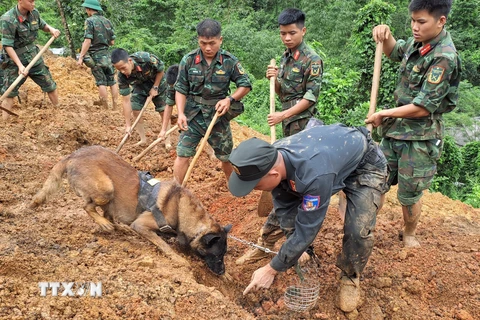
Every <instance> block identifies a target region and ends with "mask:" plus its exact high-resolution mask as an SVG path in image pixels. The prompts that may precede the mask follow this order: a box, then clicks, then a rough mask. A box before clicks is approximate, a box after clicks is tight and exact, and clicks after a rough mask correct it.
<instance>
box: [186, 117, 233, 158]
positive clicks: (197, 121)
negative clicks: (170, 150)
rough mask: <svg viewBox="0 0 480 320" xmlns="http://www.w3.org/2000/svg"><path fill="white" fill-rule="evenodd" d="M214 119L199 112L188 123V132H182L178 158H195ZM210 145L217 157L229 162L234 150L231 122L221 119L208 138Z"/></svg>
mask: <svg viewBox="0 0 480 320" xmlns="http://www.w3.org/2000/svg"><path fill="white" fill-rule="evenodd" d="M211 120H212V119H205V118H204V116H203V113H202V112H201V111H199V112H198V113H197V114H196V115H195V117H194V118H193V119H192V120H190V121H189V122H188V130H187V131H182V133H181V134H180V137H179V140H178V145H177V156H179V157H184V158H188V157H193V156H194V155H195V150H196V148H197V145H198V143H199V142H200V140H201V139H202V138H203V137H204V135H205V133H206V132H207V129H208V126H209V125H210V121H211ZM207 141H208V143H209V144H210V145H211V146H212V148H213V150H214V151H215V156H216V157H217V159H218V160H220V161H222V162H226V161H228V158H229V157H230V153H231V152H232V149H233V138H232V130H231V129H230V122H229V121H228V120H227V119H226V118H225V117H219V118H218V119H217V122H216V123H215V125H214V126H213V128H212V132H211V133H210V136H209V137H208V140H207Z"/></svg>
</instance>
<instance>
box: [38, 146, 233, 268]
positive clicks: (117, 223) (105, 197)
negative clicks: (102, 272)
mask: <svg viewBox="0 0 480 320" xmlns="http://www.w3.org/2000/svg"><path fill="white" fill-rule="evenodd" d="M64 174H66V176H67V179H68V182H69V184H70V187H71V189H72V190H73V191H74V192H75V193H76V194H77V195H78V196H80V197H82V198H83V199H84V200H85V206H84V209H85V211H87V213H88V214H89V215H90V217H92V218H93V220H95V222H96V223H98V224H99V225H100V227H101V228H102V229H103V230H105V231H109V232H110V231H113V230H114V229H115V228H117V229H124V228H125V229H128V230H131V229H130V228H128V226H130V227H131V228H132V229H133V230H135V231H136V232H137V233H139V234H140V235H142V236H143V237H145V238H147V239H148V240H150V241H151V242H152V243H154V244H155V245H156V246H157V247H158V248H159V249H160V250H161V251H162V252H163V253H164V254H165V255H166V256H168V257H169V258H170V259H172V260H174V261H175V262H177V263H181V264H183V265H185V264H188V262H187V261H186V260H185V259H183V258H182V257H180V255H178V254H177V253H176V252H175V251H174V250H173V249H172V248H171V247H170V246H169V245H168V244H167V243H166V242H165V241H164V240H163V239H162V238H161V237H160V236H159V235H162V234H170V235H171V234H172V233H173V234H174V235H176V237H177V240H178V242H179V244H180V245H182V246H183V247H184V248H187V249H190V250H191V251H193V252H194V253H196V254H197V255H198V256H200V257H201V258H202V259H203V260H204V261H205V262H206V264H207V266H208V267H209V268H210V269H211V270H212V271H213V272H214V273H216V274H218V275H222V274H224V272H225V264H224V262H223V258H224V255H225V253H226V251H227V233H228V232H229V231H230V228H231V225H228V226H226V227H221V226H220V225H219V224H218V223H217V222H215V221H214V219H213V218H212V217H211V216H210V215H209V214H208V213H207V212H206V210H205V209H204V208H203V206H202V204H201V203H200V201H199V200H198V199H197V198H196V197H195V196H194V195H193V194H192V193H191V192H190V191H189V190H187V189H186V188H183V187H182V186H180V185H179V184H178V183H177V182H175V181H161V182H160V181H158V180H155V179H149V178H150V177H148V173H147V174H145V173H143V172H137V170H136V169H135V168H133V167H132V166H131V165H130V164H128V163H127V162H126V161H124V160H123V159H122V158H120V157H119V156H118V155H117V154H116V153H114V152H113V151H110V150H108V149H106V148H103V147H100V146H89V147H84V148H81V149H79V150H77V151H75V152H73V153H72V154H71V155H69V156H67V157H65V158H64V159H62V160H60V161H59V162H58V163H57V164H56V165H55V166H54V167H53V169H52V171H51V172H50V175H49V176H48V178H47V180H46V181H45V183H44V184H43V188H42V189H41V190H40V191H39V192H38V193H37V194H36V195H35V196H34V197H33V200H32V203H31V205H30V207H31V208H36V207H37V206H39V205H40V204H42V203H44V202H45V201H46V200H47V197H49V196H50V195H52V194H53V193H55V192H56V191H58V190H59V189H60V187H61V184H62V177H63V176H64ZM146 176H147V178H145V177H146ZM152 180H154V181H152ZM152 185H154V186H155V187H153V188H152ZM155 190H156V192H155ZM97 207H100V208H101V209H102V211H103V216H102V215H101V214H99V213H98V212H97V209H96V208H97Z"/></svg>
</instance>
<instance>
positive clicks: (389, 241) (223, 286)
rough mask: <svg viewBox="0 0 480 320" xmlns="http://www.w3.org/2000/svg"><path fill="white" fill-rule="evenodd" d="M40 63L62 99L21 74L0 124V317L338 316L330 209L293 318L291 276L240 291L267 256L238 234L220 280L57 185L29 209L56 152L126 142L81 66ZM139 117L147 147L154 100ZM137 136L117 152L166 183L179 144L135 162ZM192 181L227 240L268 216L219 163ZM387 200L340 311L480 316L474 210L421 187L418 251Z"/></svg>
mask: <svg viewBox="0 0 480 320" xmlns="http://www.w3.org/2000/svg"><path fill="white" fill-rule="evenodd" d="M47 64H48V65H49V66H50V69H51V71H52V73H53V75H54V78H55V79H56V81H57V83H58V90H59V95H60V100H61V105H60V106H59V107H56V108H55V107H53V106H52V105H51V104H50V103H49V101H48V97H46V96H44V95H43V94H42V93H41V91H40V90H39V88H38V87H37V86H36V85H35V84H34V83H33V82H31V80H28V81H27V83H26V84H25V85H24V86H23V87H22V88H21V92H22V94H21V98H22V103H21V104H19V103H17V104H16V106H15V108H14V110H13V111H15V112H16V113H18V115H19V117H18V118H11V121H10V122H8V123H5V122H2V123H1V124H0V176H1V184H0V319H346V315H345V314H344V313H343V312H341V311H340V310H338V309H337V308H335V306H334V300H335V293H336V277H337V275H338V272H339V270H338V269H337V268H336V267H335V258H336V255H337V254H338V252H339V251H340V248H341V237H342V226H341V224H340V221H339V218H338V215H337V209H336V207H335V206H334V205H332V206H330V208H329V211H328V215H327V218H326V220H325V223H324V226H323V228H322V229H321V231H320V233H319V235H318V237H317V239H316V241H315V243H314V245H315V252H316V253H317V254H318V256H319V257H320V259H321V265H320V267H319V269H318V271H317V272H318V276H317V277H316V279H317V281H318V283H320V297H319V299H318V301H317V304H316V306H315V307H314V308H313V309H312V310H310V311H307V312H302V313H299V312H293V311H290V310H288V309H287V308H286V307H285V304H284V299H283V295H284V292H285V290H286V288H287V286H288V285H290V284H292V283H295V281H297V279H298V277H297V276H296V274H295V272H294V271H292V270H290V271H288V272H287V273H285V274H281V275H279V276H277V279H276V280H275V282H274V283H273V285H272V288H271V289H270V290H268V291H261V292H256V293H250V294H248V295H247V296H242V291H243V290H244V288H245V287H246V286H247V285H248V283H249V279H250V277H251V274H252V272H253V271H254V270H255V269H256V268H258V267H260V266H262V265H264V264H266V263H267V262H268V260H264V261H261V262H258V263H256V264H254V265H246V266H237V265H236V264H235V260H236V259H237V258H238V257H239V256H240V255H242V254H243V253H244V252H245V251H246V250H248V247H247V246H246V245H244V244H242V243H239V242H237V241H233V240H231V239H229V248H228V252H227V255H226V259H225V260H226V267H227V272H228V273H229V275H230V276H231V277H230V278H226V277H217V276H215V275H214V274H212V273H211V272H209V271H208V270H207V268H206V266H205V265H204V264H203V263H202V262H201V261H200V260H199V259H198V258H196V257H190V256H189V257H187V259H188V260H189V261H191V267H190V268H183V267H179V266H178V265H175V264H174V263H172V262H171V261H170V260H169V259H167V258H165V257H164V256H163V255H162V254H161V253H159V252H158V251H157V249H156V248H155V247H154V246H153V245H152V244H151V243H149V242H148V241H147V240H144V239H143V238H141V237H140V236H137V235H132V234H125V233H122V232H119V231H116V232H114V233H111V234H109V233H105V232H102V231H100V230H99V228H98V226H97V225H96V224H95V223H94V222H93V220H92V219H91V218H90V217H89V216H88V215H87V214H86V213H85V212H84V210H83V209H82V202H81V201H80V199H79V198H78V197H76V196H75V195H74V194H73V192H72V191H70V190H69V189H68V186H67V185H66V184H65V188H64V189H65V190H64V191H63V192H61V193H58V194H57V195H56V196H55V197H54V198H53V199H52V200H51V201H50V202H48V203H46V204H45V205H43V206H41V207H40V208H38V209H37V210H35V211H32V210H30V209H28V202H29V201H30V200H31V198H32V196H33V195H34V194H35V193H36V191H38V189H39V188H40V187H41V185H42V183H43V181H44V180H45V178H46V177H47V175H48V173H49V170H50V169H51V168H52V166H53V165H54V164H55V163H56V162H57V161H58V160H59V159H61V158H62V157H63V156H65V155H68V154H70V153H71V152H73V151H74V150H77V149H78V148H80V147H82V146H86V145H102V146H105V147H108V148H111V149H113V150H114V149H115V148H116V147H117V146H118V144H119V143H120V141H121V140H122V138H123V130H124V120H123V116H122V114H121V110H120V108H118V107H116V108H114V109H111V110H105V109H103V108H101V107H99V106H96V105H94V104H93V101H94V100H97V91H96V87H95V86H94V82H93V78H92V76H91V75H90V73H89V71H88V70H87V69H85V68H78V67H77V66H76V65H75V62H74V61H73V60H72V59H70V58H55V57H53V56H48V57H47ZM146 121H147V131H148V139H149V142H151V141H153V140H154V139H155V138H156V135H157V134H158V132H159V129H160V121H159V117H158V115H157V114H155V113H154V111H153V107H150V109H149V110H148V112H147V113H146ZM233 132H234V140H235V144H238V143H239V141H242V140H244V139H247V138H249V137H252V136H259V137H263V136H262V135H260V134H259V133H256V132H254V131H253V130H251V129H249V128H246V127H241V126H239V125H237V124H236V123H234V124H233ZM137 138H138V137H136V136H134V137H133V138H132V139H130V140H128V141H127V143H126V144H125V145H124V147H123V148H122V150H121V151H120V155H121V156H122V157H123V158H124V159H125V160H127V161H128V162H129V163H131V164H132V165H133V166H135V167H136V168H138V169H139V170H149V171H150V172H151V173H153V174H154V175H155V176H156V177H158V178H161V179H171V178H172V165H173V161H174V159H175V151H174V150H170V151H166V150H165V149H164V148H163V147H162V146H159V147H156V148H155V149H153V150H152V151H151V152H150V153H148V154H147V155H146V156H145V157H144V158H143V159H141V160H140V161H138V162H134V161H133V160H132V159H133V158H134V157H135V156H136V155H137V154H139V153H140V152H141V151H142V150H143V147H135V146H134V142H135V140H136V139H137ZM263 138H267V137H263ZM176 139H177V133H174V134H173V141H174V142H175V141H176ZM188 187H189V188H190V189H191V190H192V191H193V192H194V193H195V195H196V196H197V197H198V198H200V199H201V201H202V202H203V204H204V206H205V207H206V208H207V209H208V211H209V212H210V214H212V215H213V216H214V217H215V218H216V219H217V220H218V221H219V222H220V223H221V224H222V225H226V224H232V225H233V228H232V231H231V233H232V234H233V235H235V236H237V237H239V238H241V239H245V240H248V241H255V240H256V239H257V236H258V230H259V229H260V227H261V225H262V223H263V222H264V219H265V218H259V217H257V216H256V204H257V201H258V197H259V193H258V192H256V191H255V192H253V193H252V194H250V195H248V196H247V197H244V198H234V197H233V196H231V195H230V193H229V192H228V190H227V188H226V183H225V179H224V176H223V173H222V171H221V169H220V167H219V166H218V163H217V162H216V161H212V160H211V159H210V158H208V157H207V156H206V155H205V154H203V155H202V156H201V158H200V160H199V161H198V164H197V166H196V167H195V168H194V170H193V173H192V176H191V178H190V180H189V184H188ZM387 198H388V201H387V203H386V205H385V207H384V208H383V209H382V211H381V212H380V213H379V215H378V222H377V228H376V243H375V247H374V250H373V254H372V256H371V258H370V260H369V262H368V264H367V267H366V268H365V271H364V274H363V275H362V288H363V304H362V306H361V307H360V308H359V309H358V314H350V315H349V318H351V319H353V318H357V319H465V320H466V319H480V268H479V262H480V228H479V227H480V216H479V214H480V210H479V209H473V208H472V207H470V206H468V205H465V204H463V203H461V202H459V201H452V200H450V199H449V198H447V197H444V196H442V195H441V194H438V193H434V194H431V193H426V195H425V196H424V198H423V199H424V215H423V216H422V219H421V223H420V225H419V238H420V240H421V242H422V247H421V248H419V249H410V250H406V249H404V248H403V246H402V244H401V242H399V241H398V231H399V230H400V229H401V225H402V219H401V210H400V206H399V204H398V202H397V200H396V197H395V189H392V190H391V191H390V192H389V194H388V195H387ZM172 245H173V246H175V243H174V242H172ZM39 282H75V283H76V284H78V283H80V282H95V283H98V282H101V283H102V296H101V297H90V296H78V295H76V296H75V297H69V296H64V297H61V296H56V297H55V296H52V294H51V291H50V290H49V291H48V292H47V296H45V297H43V296H41V291H40V287H39ZM62 292H63V290H62V288H61V289H60V291H59V295H60V294H61V293H62ZM77 293H78V292H77Z"/></svg>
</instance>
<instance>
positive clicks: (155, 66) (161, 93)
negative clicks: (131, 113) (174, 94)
mask: <svg viewBox="0 0 480 320" xmlns="http://www.w3.org/2000/svg"><path fill="white" fill-rule="evenodd" d="M130 58H131V59H132V60H133V63H134V69H133V71H132V73H131V74H130V76H129V77H127V76H125V75H124V74H122V73H119V74H118V87H119V89H120V94H121V95H122V96H128V95H129V94H130V93H132V96H131V98H130V101H131V102H132V110H137V111H138V110H142V108H143V106H144V105H145V101H147V97H148V96H149V95H150V90H151V89H152V87H153V84H154V82H155V77H156V75H157V73H159V72H162V71H164V68H165V66H164V64H163V62H162V60H160V59H158V57H157V56H155V55H153V54H150V53H148V52H135V53H134V54H131V55H130ZM130 86H132V87H133V88H132V89H131V88H130ZM166 89H167V81H166V80H165V77H162V81H161V82H160V85H159V86H158V95H157V96H155V97H154V98H153V100H152V101H153V104H154V105H155V111H157V112H162V111H163V110H164V109H165V92H166Z"/></svg>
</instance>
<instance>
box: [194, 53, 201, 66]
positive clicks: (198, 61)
mask: <svg viewBox="0 0 480 320" xmlns="http://www.w3.org/2000/svg"><path fill="white" fill-rule="evenodd" d="M200 61H202V58H200V55H199V54H197V55H196V56H195V64H199V63H200Z"/></svg>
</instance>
